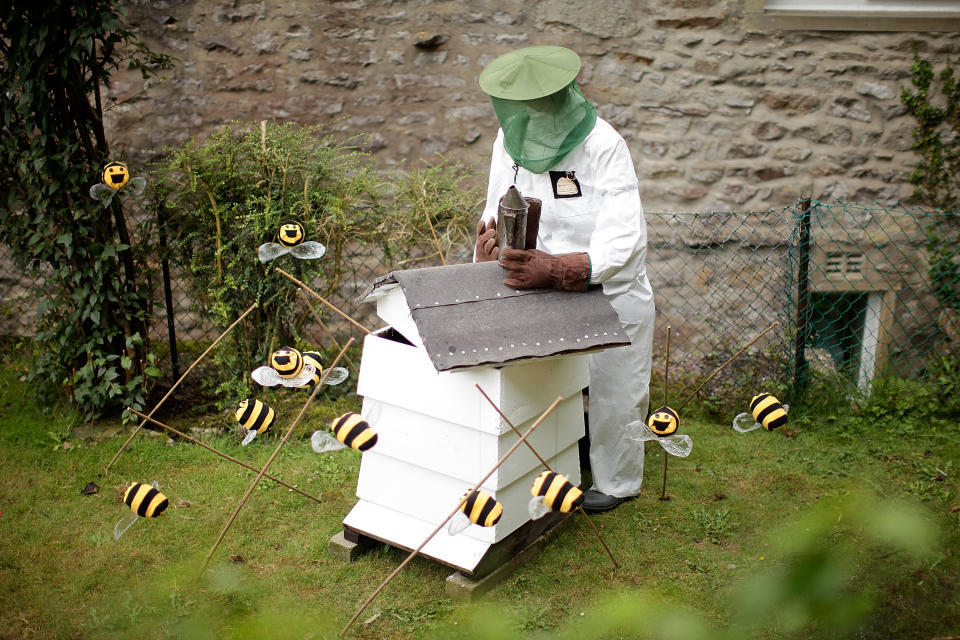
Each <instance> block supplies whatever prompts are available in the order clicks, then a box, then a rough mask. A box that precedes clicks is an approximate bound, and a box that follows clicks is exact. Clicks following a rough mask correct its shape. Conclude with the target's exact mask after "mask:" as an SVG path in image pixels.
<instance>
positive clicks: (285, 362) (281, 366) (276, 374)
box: [250, 347, 314, 387]
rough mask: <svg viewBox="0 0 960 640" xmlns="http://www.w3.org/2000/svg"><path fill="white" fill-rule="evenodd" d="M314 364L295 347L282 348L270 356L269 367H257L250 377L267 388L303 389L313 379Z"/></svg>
mask: <svg viewBox="0 0 960 640" xmlns="http://www.w3.org/2000/svg"><path fill="white" fill-rule="evenodd" d="M313 374H314V368H313V365H312V364H306V363H304V361H303V355H302V354H301V353H300V352H299V351H297V350H296V349H294V348H293V347H280V348H279V349H277V350H276V351H274V352H273V353H272V354H271V355H270V366H269V367H266V366H264V367H257V368H256V369H254V370H253V373H251V374H250V376H251V377H252V378H253V379H254V380H256V381H257V382H259V383H260V384H262V385H263V386H265V387H275V386H277V385H278V384H279V385H282V386H284V387H302V386H303V385H305V384H307V383H308V382H309V381H310V378H312V377H313Z"/></svg>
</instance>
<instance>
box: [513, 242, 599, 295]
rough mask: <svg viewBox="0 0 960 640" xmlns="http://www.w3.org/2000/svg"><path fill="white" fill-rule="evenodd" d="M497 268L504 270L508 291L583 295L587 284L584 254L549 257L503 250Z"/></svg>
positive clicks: (535, 251) (587, 266)
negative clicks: (541, 290)
mask: <svg viewBox="0 0 960 640" xmlns="http://www.w3.org/2000/svg"><path fill="white" fill-rule="evenodd" d="M500 264H502V265H503V266H504V267H506V268H507V279H506V280H504V281H503V284H505V285H507V286H508V287H515V288H517V289H549V288H553V289H562V290H564V291H586V290H587V286H588V285H589V284H590V256H588V255H587V254H586V253H562V254H560V255H556V256H553V255H550V254H549V253H545V252H543V251H540V250H539V249H531V250H529V251H521V250H520V249H504V250H503V251H501V252H500Z"/></svg>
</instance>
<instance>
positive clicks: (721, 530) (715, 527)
mask: <svg viewBox="0 0 960 640" xmlns="http://www.w3.org/2000/svg"><path fill="white" fill-rule="evenodd" d="M692 515H693V521H694V524H696V525H697V527H698V528H699V530H700V533H701V534H702V535H703V536H704V537H705V538H706V539H707V540H709V541H710V542H712V543H714V544H720V543H721V542H723V541H724V540H725V539H726V538H728V537H729V536H730V532H731V530H732V529H733V528H734V527H736V526H737V525H736V523H735V522H733V520H732V518H731V516H730V510H729V509H715V510H714V511H713V512H712V513H710V512H708V511H707V510H706V509H696V510H694V512H693V514H692Z"/></svg>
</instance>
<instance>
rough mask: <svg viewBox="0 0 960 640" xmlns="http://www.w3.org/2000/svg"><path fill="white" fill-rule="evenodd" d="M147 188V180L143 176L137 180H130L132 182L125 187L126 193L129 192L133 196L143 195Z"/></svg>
mask: <svg viewBox="0 0 960 640" xmlns="http://www.w3.org/2000/svg"><path fill="white" fill-rule="evenodd" d="M146 186H147V179H146V178H144V177H142V176H137V177H136V178H130V181H129V182H127V184H126V186H125V187H124V189H123V190H124V191H127V192H129V193H130V195H132V196H139V195H143V190H144V188H146Z"/></svg>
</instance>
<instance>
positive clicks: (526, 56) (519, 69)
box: [480, 46, 580, 100]
mask: <svg viewBox="0 0 960 640" xmlns="http://www.w3.org/2000/svg"><path fill="white" fill-rule="evenodd" d="M579 72H580V56H578V55H577V54H576V52H574V51H571V50H570V49H567V48H566V47H555V46H538V47H526V48H524V49H518V50H516V51H511V52H510V53H505V54H504V55H502V56H500V57H499V58H497V59H496V60H494V61H493V62H491V63H490V64H488V65H487V66H486V67H484V68H483V71H481V72H480V88H481V89H483V91H484V93H486V94H488V95H491V96H493V97H494V98H504V99H506V100H533V99H534V98H542V97H544V96H548V95H550V94H552V93H556V92H557V91H560V90H561V89H563V88H564V87H566V86H567V85H568V84H570V83H571V82H573V81H574V79H575V78H576V77H577V73H579Z"/></svg>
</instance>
